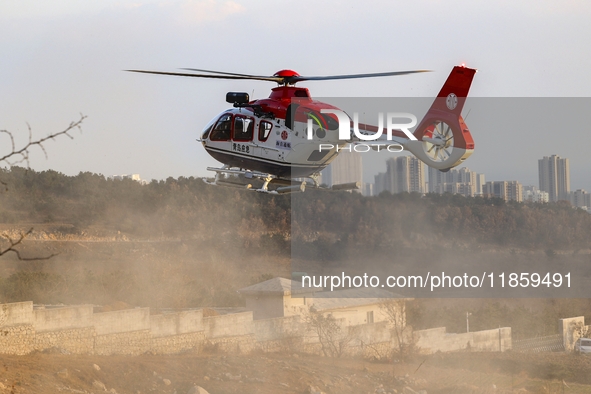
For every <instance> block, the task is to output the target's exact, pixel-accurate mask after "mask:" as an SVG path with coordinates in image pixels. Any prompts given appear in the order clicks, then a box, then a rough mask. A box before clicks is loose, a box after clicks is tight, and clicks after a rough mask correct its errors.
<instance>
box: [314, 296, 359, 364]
mask: <svg viewBox="0 0 591 394" xmlns="http://www.w3.org/2000/svg"><path fill="white" fill-rule="evenodd" d="M304 319H305V320H304V321H305V324H306V326H307V327H308V329H309V330H310V331H312V332H314V333H315V334H316V335H317V336H318V341H319V342H320V347H321V349H322V353H323V354H324V355H325V356H326V357H341V356H342V355H343V354H344V352H345V350H346V349H347V346H348V344H349V342H350V341H351V338H350V337H349V336H347V335H345V333H344V332H343V330H342V328H341V325H340V324H339V321H338V320H337V319H335V318H334V316H333V315H331V314H329V315H324V314H323V313H321V312H318V311H315V310H314V308H313V307H312V308H310V311H309V313H307V314H306V316H305V318H304Z"/></svg>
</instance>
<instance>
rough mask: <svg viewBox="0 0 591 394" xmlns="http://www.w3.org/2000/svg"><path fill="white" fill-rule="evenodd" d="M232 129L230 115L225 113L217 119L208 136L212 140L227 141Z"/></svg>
mask: <svg viewBox="0 0 591 394" xmlns="http://www.w3.org/2000/svg"><path fill="white" fill-rule="evenodd" d="M231 129H232V115H231V114H225V115H222V117H221V118H220V119H219V120H218V122H217V123H216V124H215V127H214V128H213V130H212V131H211V135H210V137H209V139H210V140H212V141H229V140H230V130H231Z"/></svg>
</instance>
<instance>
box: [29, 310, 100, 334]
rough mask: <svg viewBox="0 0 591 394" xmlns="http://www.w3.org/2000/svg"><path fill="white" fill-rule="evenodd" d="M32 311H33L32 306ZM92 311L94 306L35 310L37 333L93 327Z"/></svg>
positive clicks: (34, 321)
mask: <svg viewBox="0 0 591 394" xmlns="http://www.w3.org/2000/svg"><path fill="white" fill-rule="evenodd" d="M31 310H33V308H32V306H31ZM92 311H93V308H92V305H79V306H70V307H63V308H48V309H45V308H40V309H35V310H33V325H34V326H35V331H37V332H40V331H55V330H64V329H66V328H84V327H92V326H93V320H92V318H93V312H92Z"/></svg>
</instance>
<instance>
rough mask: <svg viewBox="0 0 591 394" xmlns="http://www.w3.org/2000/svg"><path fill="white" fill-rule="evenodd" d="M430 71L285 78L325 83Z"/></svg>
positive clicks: (290, 80) (288, 80)
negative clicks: (335, 80)
mask: <svg viewBox="0 0 591 394" xmlns="http://www.w3.org/2000/svg"><path fill="white" fill-rule="evenodd" d="M427 72H431V70H412V71H392V72H385V73H371V74H351V75H328V76H324V77H304V76H299V77H285V80H286V81H287V82H288V83H290V84H291V83H296V82H300V81H327V80H331V79H356V78H374V77H391V76H396V75H407V74H416V73H427Z"/></svg>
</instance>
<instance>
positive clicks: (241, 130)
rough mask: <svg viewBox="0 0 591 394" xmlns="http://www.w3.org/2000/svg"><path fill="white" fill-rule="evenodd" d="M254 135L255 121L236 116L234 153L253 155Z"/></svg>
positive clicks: (233, 138)
mask: <svg viewBox="0 0 591 394" xmlns="http://www.w3.org/2000/svg"><path fill="white" fill-rule="evenodd" d="M253 135H254V119H253V118H251V117H248V116H242V115H236V116H234V132H233V133H232V151H234V152H239V153H245V154H247V155H252V154H253V144H252V138H253Z"/></svg>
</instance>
